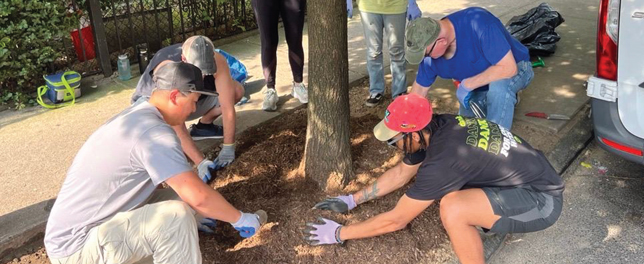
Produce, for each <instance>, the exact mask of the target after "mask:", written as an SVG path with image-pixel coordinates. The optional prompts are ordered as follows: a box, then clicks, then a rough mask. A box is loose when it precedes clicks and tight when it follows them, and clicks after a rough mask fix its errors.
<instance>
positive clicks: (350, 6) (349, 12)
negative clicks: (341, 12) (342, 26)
mask: <svg viewBox="0 0 644 264" xmlns="http://www.w3.org/2000/svg"><path fill="white" fill-rule="evenodd" d="M347 17H348V18H352V17H353V1H352V0H347Z"/></svg>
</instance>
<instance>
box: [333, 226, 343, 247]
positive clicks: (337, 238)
mask: <svg viewBox="0 0 644 264" xmlns="http://www.w3.org/2000/svg"><path fill="white" fill-rule="evenodd" d="M340 229H342V226H338V228H336V229H335V242H338V243H340V244H344V241H342V239H340Z"/></svg>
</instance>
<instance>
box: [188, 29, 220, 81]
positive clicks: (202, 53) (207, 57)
mask: <svg viewBox="0 0 644 264" xmlns="http://www.w3.org/2000/svg"><path fill="white" fill-rule="evenodd" d="M181 48H182V51H181V52H182V54H183V56H184V57H185V58H186V62H187V63H190V64H193V65H195V66H197V67H199V69H200V70H201V72H202V73H203V75H213V74H215V73H216V72H217V64H216V63H215V45H213V44H212V41H211V40H210V39H209V38H207V37H204V36H192V37H189V38H188V39H186V41H184V42H183V45H182V46H181Z"/></svg>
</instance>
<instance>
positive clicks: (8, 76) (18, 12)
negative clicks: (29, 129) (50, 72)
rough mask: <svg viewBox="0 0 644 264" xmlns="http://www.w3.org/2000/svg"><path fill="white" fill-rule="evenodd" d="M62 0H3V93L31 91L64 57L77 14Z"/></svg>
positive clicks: (0, 12)
mask: <svg viewBox="0 0 644 264" xmlns="http://www.w3.org/2000/svg"><path fill="white" fill-rule="evenodd" d="M63 3H64V1H60V0H50V1H47V0H28V1H25V0H0V88H1V89H0V92H1V93H2V94H3V95H7V94H8V93H10V92H13V93H14V94H16V92H18V93H22V94H29V93H32V92H34V91H35V90H36V87H37V86H38V85H39V84H42V83H43V82H44V81H43V79H42V75H43V74H46V73H47V69H48V66H49V65H51V64H52V63H53V62H54V61H55V60H56V59H58V58H60V57H61V51H62V50H63V48H62V36H63V35H64V34H69V33H67V32H68V30H67V29H69V28H70V27H71V26H72V24H73V23H74V22H72V21H78V20H77V18H76V17H74V16H69V15H68V14H66V6H65V5H64V4H63Z"/></svg>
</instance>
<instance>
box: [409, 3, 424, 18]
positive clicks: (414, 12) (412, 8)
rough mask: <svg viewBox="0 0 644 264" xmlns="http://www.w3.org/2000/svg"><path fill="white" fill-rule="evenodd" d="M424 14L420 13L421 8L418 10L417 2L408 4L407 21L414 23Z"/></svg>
mask: <svg viewBox="0 0 644 264" xmlns="http://www.w3.org/2000/svg"><path fill="white" fill-rule="evenodd" d="M422 14H423V12H421V11H420V8H418V4H416V0H409V2H408V3H407V20H409V21H412V20H414V19H416V18H419V17H420V16H421V15H422Z"/></svg>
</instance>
